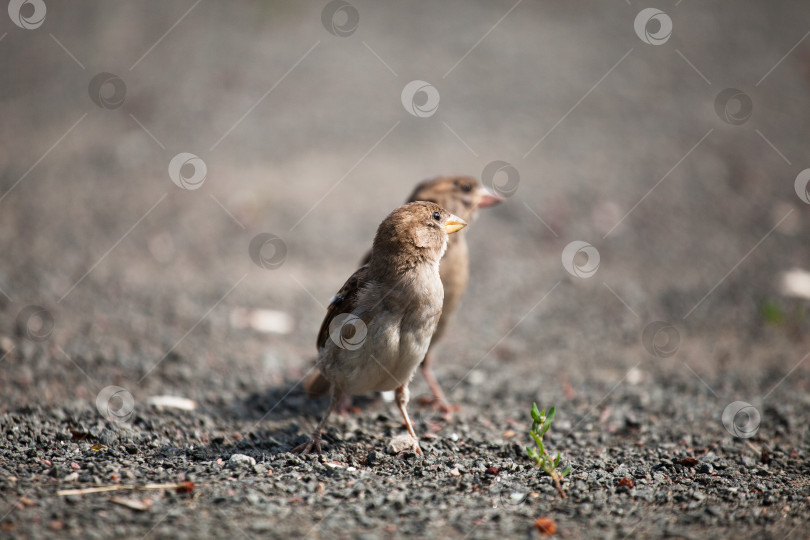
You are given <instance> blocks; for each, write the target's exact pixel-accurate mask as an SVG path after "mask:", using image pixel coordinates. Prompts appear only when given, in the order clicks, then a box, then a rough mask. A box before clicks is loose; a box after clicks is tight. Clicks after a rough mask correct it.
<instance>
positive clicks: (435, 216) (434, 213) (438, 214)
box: [433, 212, 442, 221]
mask: <svg viewBox="0 0 810 540" xmlns="http://www.w3.org/2000/svg"><path fill="white" fill-rule="evenodd" d="M433 219H435V220H436V221H439V220H440V219H442V215H441V214H440V213H438V212H433Z"/></svg>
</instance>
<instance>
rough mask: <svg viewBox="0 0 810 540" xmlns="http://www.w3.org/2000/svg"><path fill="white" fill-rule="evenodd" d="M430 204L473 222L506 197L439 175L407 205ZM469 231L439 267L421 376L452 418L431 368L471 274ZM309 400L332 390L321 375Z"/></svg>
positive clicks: (452, 243) (453, 242) (450, 244)
mask: <svg viewBox="0 0 810 540" xmlns="http://www.w3.org/2000/svg"><path fill="white" fill-rule="evenodd" d="M412 201H429V202H434V203H436V204H438V205H439V206H441V207H443V208H445V209H447V210H448V211H450V212H452V213H453V214H455V215H457V216H459V217H461V218H462V219H463V220H464V221H466V222H467V223H472V222H473V221H474V220H475V218H476V216H477V214H478V209H479V208H486V207H488V206H493V205H496V204H498V203H500V202H501V201H503V198H502V197H500V196H498V195H495V194H494V193H492V192H490V191H489V190H488V189H486V188H485V187H484V186H482V185H481V184H480V183H479V182H478V180H476V179H475V178H471V177H469V176H439V177H437V178H434V179H432V180H425V181H424V182H421V183H419V184H418V185H417V186H416V188H415V189H414V191H413V193H412V194H411V196H410V197H409V198H408V202H412ZM465 233H466V231H462V232H461V233H459V234H455V235H453V236H451V237H450V238H449V239H448V241H447V251H446V252H445V254H444V258H442V261H441V265H440V266H439V273H440V275H441V279H442V285H443V286H444V308H443V309H442V316H441V318H440V319H439V324H438V326H437V328H436V332H435V333H434V334H433V339H432V341H431V342H430V347H429V348H428V351H427V354H426V355H425V358H424V360H423V361H422V374H423V375H424V377H425V380H426V381H427V383H428V386H429V387H430V391H431V393H432V394H433V400H432V402H433V404H434V405H435V406H436V407H437V408H439V409H440V410H441V411H442V412H444V413H445V415H447V416H450V414H452V411H453V410H455V409H456V408H455V407H453V406H452V405H450V404H449V403H448V402H447V398H445V396H444V392H442V389H441V386H439V383H438V381H437V380H436V377H435V376H434V375H433V370H432V369H431V365H432V362H433V354H431V351H432V350H433V347H435V346H436V343H437V342H438V341H439V339H441V337H442V336H443V335H444V332H445V331H446V330H447V326H448V324H449V322H450V320H451V319H452V317H453V315H454V314H455V312H456V310H457V309H458V306H459V304H460V303H461V298H462V296H464V291H465V290H466V289H467V282H468V280H469V274H470V264H469V253H468V250H467V239H466V235H465ZM370 258H371V252H369V253H368V254H366V256H365V257H364V258H363V261H362V263H361V264H367V263H368V261H369V260H370ZM304 387H305V389H306V391H307V394H308V395H309V396H310V397H319V396H322V395H324V394H326V392H327V391H328V389H329V384H328V382H327V381H326V380H324V379H323V377H321V376H320V374H319V373H313V375H311V376H310V377H309V378H308V380H307V381H306V382H305V383H304Z"/></svg>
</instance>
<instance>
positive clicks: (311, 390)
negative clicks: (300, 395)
mask: <svg viewBox="0 0 810 540" xmlns="http://www.w3.org/2000/svg"><path fill="white" fill-rule="evenodd" d="M330 386H331V384H330V383H329V381H328V380H326V377H324V376H323V374H322V373H321V372H320V371H318V370H317V369H316V370H314V371H313V372H312V373H310V374H309V376H308V377H307V378H306V380H304V390H305V391H306V393H307V397H309V398H310V399H315V398H319V397H321V396H325V395H327V394H328V393H329V388H330Z"/></svg>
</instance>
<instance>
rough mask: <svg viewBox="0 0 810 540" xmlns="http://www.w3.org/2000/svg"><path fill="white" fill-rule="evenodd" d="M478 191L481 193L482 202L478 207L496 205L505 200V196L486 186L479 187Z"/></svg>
mask: <svg viewBox="0 0 810 540" xmlns="http://www.w3.org/2000/svg"><path fill="white" fill-rule="evenodd" d="M478 193H479V194H480V195H481V202H479V203H478V208H486V207H487V206H495V205H496V204H498V203H501V202H503V197H501V196H500V195H496V194H495V193H492V192H491V191H490V190H488V189H487V188H485V187H480V188H478Z"/></svg>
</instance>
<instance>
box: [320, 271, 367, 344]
mask: <svg viewBox="0 0 810 540" xmlns="http://www.w3.org/2000/svg"><path fill="white" fill-rule="evenodd" d="M366 283H368V265H364V266H361V267H360V268H359V269H358V270H357V271H356V272H355V273H354V274H352V276H351V277H350V278H349V279H347V280H346V283H344V284H343V287H341V288H340V290H339V291H338V293H337V294H336V295H335V296H333V297H332V301H331V302H329V307H327V308H326V316H325V317H324V318H323V322H322V323H321V329H320V330H319V331H318V349H319V350H320V349H321V348H322V347H323V346H324V345H326V340H328V339H329V325H330V324H331V323H332V320H333V319H334V318H335V317H337V316H338V315H340V314H341V313H351V312H352V311H354V308H356V307H357V303H358V301H359V299H360V291H361V290H362V289H363V287H364V286H365V285H366Z"/></svg>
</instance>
